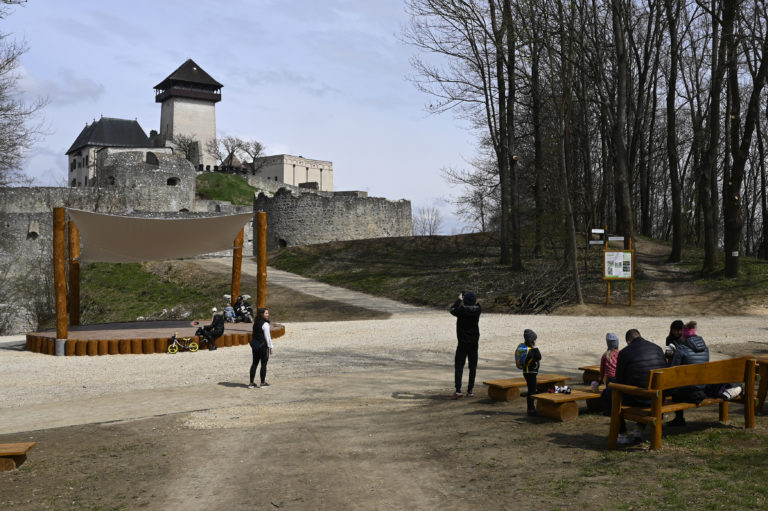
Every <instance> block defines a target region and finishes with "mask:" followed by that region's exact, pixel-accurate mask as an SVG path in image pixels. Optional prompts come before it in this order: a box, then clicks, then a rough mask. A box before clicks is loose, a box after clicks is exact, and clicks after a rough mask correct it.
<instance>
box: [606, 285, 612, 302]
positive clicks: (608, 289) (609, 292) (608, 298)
mask: <svg viewBox="0 0 768 511" xmlns="http://www.w3.org/2000/svg"><path fill="white" fill-rule="evenodd" d="M605 304H606V305H610V304H611V281H610V280H606V281H605Z"/></svg>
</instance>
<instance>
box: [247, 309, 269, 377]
mask: <svg viewBox="0 0 768 511" xmlns="http://www.w3.org/2000/svg"><path fill="white" fill-rule="evenodd" d="M269 327H270V325H269V309H266V308H264V309H259V310H258V311H257V312H256V321H255V322H254V323H253V338H252V339H251V343H250V344H251V352H252V353H253V363H252V364H251V379H250V383H249V384H248V388H249V389H253V388H257V389H258V388H259V386H258V385H256V383H254V378H255V377H256V368H257V367H258V365H259V362H261V372H260V374H259V376H261V386H262V387H269V383H267V362H269V356H270V355H271V354H272V337H271V336H270V334H269Z"/></svg>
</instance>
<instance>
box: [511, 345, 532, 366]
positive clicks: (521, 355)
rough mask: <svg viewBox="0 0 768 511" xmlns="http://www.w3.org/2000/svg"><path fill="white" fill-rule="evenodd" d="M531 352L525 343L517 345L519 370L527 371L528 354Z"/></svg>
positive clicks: (516, 362) (516, 360)
mask: <svg viewBox="0 0 768 511" xmlns="http://www.w3.org/2000/svg"><path fill="white" fill-rule="evenodd" d="M530 350H531V348H530V347H528V346H527V345H526V344H525V343H524V342H521V343H520V344H518V345H517V349H516V350H515V365H516V366H517V368H518V369H525V363H526V361H527V359H528V352H529V351H530Z"/></svg>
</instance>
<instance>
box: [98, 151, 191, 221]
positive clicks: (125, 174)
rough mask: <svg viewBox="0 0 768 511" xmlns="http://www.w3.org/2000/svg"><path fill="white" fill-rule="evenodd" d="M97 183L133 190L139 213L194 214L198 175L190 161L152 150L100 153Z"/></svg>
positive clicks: (134, 202) (133, 199) (102, 185)
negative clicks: (188, 212)
mask: <svg viewBox="0 0 768 511" xmlns="http://www.w3.org/2000/svg"><path fill="white" fill-rule="evenodd" d="M97 168H98V169H99V170H98V176H97V177H96V180H97V183H98V185H99V186H100V187H105V188H107V189H109V188H111V187H113V186H114V187H117V188H126V189H128V190H130V194H129V195H131V198H130V200H131V202H132V204H131V206H132V207H133V209H135V210H139V211H191V210H192V209H193V207H194V201H195V189H196V179H197V172H196V171H195V168H194V167H193V166H192V164H191V163H190V162H188V161H187V160H185V159H183V158H180V157H178V156H174V155H172V154H162V153H155V152H151V151H126V152H116V151H110V150H106V151H101V152H100V153H99V164H98V165H97Z"/></svg>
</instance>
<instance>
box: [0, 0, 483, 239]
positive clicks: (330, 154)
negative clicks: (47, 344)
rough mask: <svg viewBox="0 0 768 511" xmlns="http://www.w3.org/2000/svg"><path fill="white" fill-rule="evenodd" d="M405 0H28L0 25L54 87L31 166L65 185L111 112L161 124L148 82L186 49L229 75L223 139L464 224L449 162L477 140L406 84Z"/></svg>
mask: <svg viewBox="0 0 768 511" xmlns="http://www.w3.org/2000/svg"><path fill="white" fill-rule="evenodd" d="M406 22H407V16H406V14H405V12H404V8H403V4H402V1H400V0H324V1H317V0H294V1H290V2H289V1H283V0H273V1H270V0H251V1H248V0H226V1H219V2H210V1H207V2H202V1H192V0H163V1H161V2H158V1H150V0H133V1H130V2H125V1H118V0H104V1H101V2H94V1H92V0H91V1H85V0H66V1H61V0H29V3H28V4H27V5H26V7H16V8H15V9H14V12H13V13H12V14H11V15H10V16H9V17H8V18H7V19H6V20H4V21H2V22H1V23H2V25H0V30H2V31H3V32H5V33H11V34H12V35H13V36H14V37H15V38H16V39H22V40H25V41H26V42H27V44H28V45H29V51H28V52H27V53H26V54H25V55H24V56H23V57H22V66H21V68H20V70H19V71H20V73H21V76H22V80H21V82H20V85H21V87H22V89H23V93H24V95H26V96H28V97H30V98H32V97H37V96H45V97H47V98H48V100H49V103H48V105H47V106H46V108H45V110H44V112H43V120H44V121H45V123H46V125H47V128H48V130H47V131H48V134H46V135H45V136H43V137H42V138H41V140H40V141H39V142H38V144H37V145H36V146H35V148H34V150H33V151H32V152H31V153H30V155H29V158H28V160H27V166H26V168H25V171H26V172H27V173H28V174H30V175H32V176H33V177H35V178H36V180H37V184H40V185H62V184H63V183H64V182H65V179H66V168H67V162H66V156H65V154H64V153H65V151H66V150H67V149H68V148H69V146H70V145H71V144H72V142H73V141H74V140H75V138H76V137H77V135H78V134H79V132H80V130H82V128H83V127H84V126H85V124H86V122H91V121H93V120H94V119H95V118H98V117H100V116H101V115H104V116H106V117H118V118H125V119H134V118H135V119H137V120H138V121H139V124H141V126H142V128H144V131H145V132H147V133H149V131H150V130H152V129H158V127H159V123H160V106H159V104H157V103H155V102H154V90H153V87H154V85H156V84H157V83H159V82H160V81H162V80H163V79H164V78H165V77H166V76H168V75H169V74H170V73H171V72H173V71H174V70H175V69H176V68H177V67H178V66H179V65H181V64H182V63H183V62H184V61H185V60H186V59H187V58H192V59H193V60H194V61H195V62H197V63H198V64H199V65H200V66H201V67H202V68H203V69H205V70H206V71H207V72H208V73H209V74H210V75H211V76H213V77H214V78H215V79H216V80H218V81H219V82H220V83H222V84H223V85H224V88H223V89H222V100H221V102H220V103H217V105H216V120H217V129H218V135H219V136H226V135H237V136H240V137H242V138H248V139H256V140H259V141H261V142H262V143H263V144H264V145H265V147H266V149H267V154H280V153H287V154H294V155H301V156H305V157H307V158H313V159H320V160H330V161H332V162H333V165H334V185H335V188H336V190H364V191H367V192H368V193H369V195H371V196H375V197H386V198H388V199H400V198H405V199H409V200H411V202H412V207H413V210H414V211H415V210H416V208H417V207H419V206H433V205H434V206H437V207H438V208H439V209H440V210H441V213H442V215H443V217H444V219H445V220H446V222H445V226H444V228H443V231H442V233H443V234H451V233H452V232H453V231H459V230H460V229H461V227H460V226H459V225H457V223H456V221H455V219H453V218H450V217H451V211H452V209H453V207H452V206H451V205H450V204H445V203H444V202H443V201H442V200H441V199H447V198H448V197H449V196H450V195H451V194H455V193H457V190H456V189H453V188H451V187H450V186H449V185H448V184H447V183H446V182H445V181H444V179H443V178H442V175H441V172H440V169H441V168H443V167H454V168H455V167H462V166H465V160H467V159H470V158H471V157H472V155H473V153H474V137H473V135H472V134H471V133H470V132H468V131H467V130H466V126H465V125H464V124H463V123H462V122H460V121H457V120H455V119H454V118H452V117H451V116H450V115H449V114H448V115H442V116H430V115H427V114H426V113H425V111H424V108H423V107H424V105H425V104H427V103H429V102H430V100H431V98H430V97H428V96H426V95H424V94H422V93H420V92H418V91H417V90H416V89H415V88H414V87H413V85H412V84H411V83H410V82H408V81H407V80H406V76H407V75H409V74H410V73H411V69H410V66H409V63H408V59H409V57H410V56H411V55H413V54H414V52H415V49H414V48H412V47H410V46H407V45H405V44H403V43H402V42H400V40H399V38H398V35H399V33H400V31H401V28H402V26H403V25H404V24H405V23H406Z"/></svg>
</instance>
